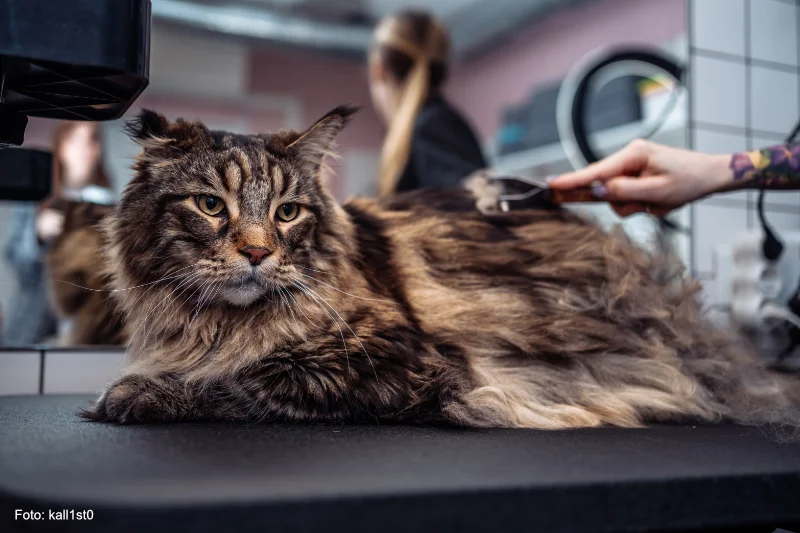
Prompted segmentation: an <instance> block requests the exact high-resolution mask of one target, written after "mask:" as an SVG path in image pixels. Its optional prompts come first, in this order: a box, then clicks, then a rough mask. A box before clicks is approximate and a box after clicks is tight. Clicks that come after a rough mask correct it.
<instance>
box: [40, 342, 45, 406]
mask: <svg viewBox="0 0 800 533" xmlns="http://www.w3.org/2000/svg"><path fill="white" fill-rule="evenodd" d="M46 357H47V352H46V351H45V350H44V349H43V348H42V349H40V350H39V394H40V395H42V394H44V364H45V358H46Z"/></svg>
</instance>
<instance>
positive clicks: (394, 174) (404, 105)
mask: <svg viewBox="0 0 800 533" xmlns="http://www.w3.org/2000/svg"><path fill="white" fill-rule="evenodd" d="M427 97H428V62H427V61H422V60H417V61H416V62H415V63H414V66H413V68H412V69H411V72H410V73H409V75H408V78H407V81H406V85H405V87H404V88H403V94H402V95H401V97H400V104H399V105H398V107H397V112H396V113H395V114H394V117H392V122H391V124H389V128H388V131H387V132H386V139H385V140H384V142H383V149H382V151H381V173H380V183H379V185H380V189H379V190H380V194H381V196H386V195H388V194H392V193H393V192H394V191H395V189H396V187H397V181H398V180H399V179H400V175H401V174H402V173H403V169H404V168H405V166H406V163H407V162H408V156H409V154H410V153H411V139H412V137H413V135H414V122H415V121H416V120H417V115H419V112H420V109H422V104H424V103H425V99H426V98H427Z"/></svg>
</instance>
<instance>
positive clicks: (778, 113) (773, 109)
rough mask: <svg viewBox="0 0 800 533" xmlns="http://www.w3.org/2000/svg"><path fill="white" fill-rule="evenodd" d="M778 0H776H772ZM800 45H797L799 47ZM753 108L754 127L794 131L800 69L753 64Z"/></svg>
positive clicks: (787, 131)
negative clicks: (793, 69)
mask: <svg viewBox="0 0 800 533" xmlns="http://www.w3.org/2000/svg"><path fill="white" fill-rule="evenodd" d="M768 1H770V2H774V1H775V0H768ZM796 47H797V45H796V44H795V48H796ZM751 69H752V70H751V75H750V80H751V81H750V83H751V86H752V89H751V91H750V99H751V100H750V102H751V103H750V106H751V107H750V109H752V117H751V127H752V129H754V130H759V131H767V132H770V133H780V134H783V135H786V134H788V133H789V132H790V131H792V126H794V125H795V124H796V123H797V117H798V115H799V114H800V113H799V111H798V104H800V101H799V100H798V98H799V97H798V94H800V93H798V79H799V78H798V75H797V71H796V70H795V71H794V72H783V71H780V70H775V69H771V68H767V67H757V66H753V67H751Z"/></svg>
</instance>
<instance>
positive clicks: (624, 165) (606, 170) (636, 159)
mask: <svg viewBox="0 0 800 533" xmlns="http://www.w3.org/2000/svg"><path fill="white" fill-rule="evenodd" d="M647 155H648V145H647V142H646V141H639V142H636V141H634V142H632V143H630V144H628V145H627V146H626V147H625V148H623V149H622V150H620V151H618V152H616V153H614V154H611V155H610V156H608V157H606V158H605V159H601V160H600V161H598V162H596V163H592V164H591V165H589V166H587V167H586V168H582V169H580V170H576V171H575V172H568V173H567V174H562V175H561V176H558V177H556V178H555V179H554V180H551V181H550V187H552V188H553V189H574V188H576V187H586V186H588V185H589V184H591V183H592V182H594V181H607V180H610V179H611V178H616V177H619V176H627V175H638V174H639V173H640V172H641V170H642V169H643V168H644V166H645V165H646V163H647Z"/></svg>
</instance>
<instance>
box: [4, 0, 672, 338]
mask: <svg viewBox="0 0 800 533" xmlns="http://www.w3.org/2000/svg"><path fill="white" fill-rule="evenodd" d="M178 4H179V5H178ZM430 4H431V5H430V6H429V7H428V9H431V10H433V11H434V12H435V14H436V15H438V17H439V18H440V19H441V20H442V21H443V22H444V24H445V25H446V27H447V28H448V30H449V32H450V38H451V42H452V56H453V61H452V63H451V64H450V67H449V73H448V76H447V81H446V82H445V84H444V88H443V95H444V97H445V98H446V100H447V101H448V102H449V103H450V104H451V105H452V106H453V107H454V108H455V109H457V110H458V111H459V112H460V113H461V114H462V115H463V116H464V117H465V118H466V119H467V121H468V123H469V124H470V126H471V128H472V129H473V130H474V132H475V134H476V136H477V138H478V139H479V141H480V144H481V145H482V147H483V151H484V152H485V155H486V160H487V162H488V164H489V165H490V166H492V167H494V168H496V169H498V170H501V171H503V172H509V173H517V174H523V175H529V176H541V177H543V176H547V175H551V174H556V173H560V172H563V171H566V170H569V169H570V168H571V163H570V161H569V159H568V157H567V152H566V151H565V149H564V147H563V146H562V143H561V141H560V139H561V137H560V135H559V126H558V121H557V107H558V98H559V92H560V89H561V84H562V82H563V80H564V79H565V78H566V77H567V76H568V74H569V73H570V71H571V70H572V69H573V67H574V66H575V65H576V64H579V63H580V62H581V61H584V60H585V58H586V57H587V56H590V55H591V54H593V53H597V51H598V50H603V49H608V48H609V47H618V46H627V47H641V48H643V49H648V50H655V51H660V52H663V53H664V54H668V55H669V56H670V57H672V58H674V59H675V60H676V61H678V62H679V63H683V62H685V61H686V57H687V50H686V27H685V21H686V14H685V2H684V0H647V1H643V0H584V1H581V2H575V1H570V0H557V1H547V2H544V1H529V2H519V1H516V0H502V1H496V2H475V1H473V0H451V1H448V2H431V3H430ZM414 5H416V6H419V5H420V4H419V3H414V2H404V1H401V0H380V1H376V0H370V1H365V0H327V1H325V2H321V1H318V0H300V1H293V2H284V1H270V0H258V1H256V0H233V1H230V2H209V1H208V0H184V1H182V2H180V3H175V2H165V1H163V0H152V15H153V26H152V34H151V44H150V58H151V60H150V85H149V87H148V88H147V90H146V91H145V92H144V93H143V94H142V96H141V97H140V98H139V99H138V100H137V101H136V103H135V104H134V105H133V106H132V107H131V109H129V111H128V113H127V115H126V116H127V117H130V116H132V115H133V114H134V113H136V112H137V111H138V110H139V109H141V108H152V109H155V110H158V111H159V112H162V113H164V114H165V115H166V116H167V117H168V118H170V119H175V118H177V117H184V118H187V119H197V120H202V121H204V122H206V123H207V124H208V125H209V126H210V127H211V128H217V129H226V130H230V131H233V132H239V133H258V132H269V131H275V130H278V129H281V128H295V129H298V128H304V127H307V126H308V125H309V124H311V123H312V122H313V121H314V120H315V119H316V118H318V117H320V116H322V115H323V114H324V113H325V112H327V111H328V110H330V109H332V108H333V107H335V106H337V105H340V104H342V103H348V102H354V103H358V104H361V105H362V106H363V107H362V111H361V112H360V113H359V114H358V115H357V116H356V118H355V119H354V120H353V122H352V123H351V124H350V125H349V126H348V128H347V129H346V130H345V131H344V132H343V134H342V135H341V137H340V138H339V142H338V152H339V155H340V159H339V160H337V161H333V162H332V168H331V170H330V172H329V176H328V182H329V186H330V188H331V190H332V191H333V193H334V194H335V195H336V196H337V197H338V198H339V199H345V198H347V197H349V196H352V195H356V194H368V195H372V194H375V193H376V191H377V178H376V176H377V175H378V168H379V160H380V154H381V146H382V141H383V137H384V133H385V127H384V125H383V121H382V120H381V118H380V115H379V113H377V112H376V111H375V109H374V108H373V106H372V105H371V103H372V95H371V93H370V88H369V85H368V79H369V70H368V66H367V61H366V58H367V51H368V47H369V44H370V42H371V39H372V29H373V26H374V24H375V22H376V21H378V20H380V19H381V17H383V16H385V15H387V14H390V13H393V12H395V11H397V10H400V9H403V8H406V7H410V6H414ZM176 6H178V7H179V9H178V8H176ZM654 21H657V23H656V22H654ZM617 67H618V68H617V70H616V71H615V70H614V69H609V70H608V71H607V72H604V73H603V76H601V77H599V78H598V80H599V82H598V83H597V84H594V85H592V87H591V90H590V95H589V97H588V104H587V106H588V107H587V109H588V114H589V115H590V116H591V118H590V120H589V122H590V128H589V129H590V137H591V139H592V140H593V142H594V144H596V145H597V146H598V147H599V148H600V149H601V150H602V151H603V152H604V153H607V152H608V151H610V150H613V149H615V148H617V147H621V146H622V145H623V144H624V143H625V142H626V141H628V140H630V139H632V138H634V137H635V136H636V135H637V134H639V132H641V131H642V130H644V129H647V128H649V127H650V126H652V125H653V123H654V121H656V119H657V118H658V117H659V116H660V115H662V114H663V111H664V109H665V108H666V106H667V104H668V103H669V102H670V98H671V96H672V95H673V94H674V93H675V91H676V90H677V91H679V88H677V87H676V86H674V85H670V82H669V80H666V81H665V80H664V79H662V78H660V77H659V76H658V75H657V73H655V74H654V73H650V72H642V71H640V70H636V69H633V70H631V69H629V68H624V67H625V65H617ZM672 104H674V105H673V107H672V109H671V110H670V112H669V113H667V115H668V117H667V120H666V122H665V124H664V125H663V127H662V128H660V129H658V131H656V133H655V134H654V136H653V138H654V139H655V140H658V141H660V142H665V143H668V144H672V145H676V146H683V145H685V142H686V141H685V134H684V133H685V126H686V109H685V107H686V99H685V94H682V93H681V94H679V97H678V99H677V101H675V102H673V103H672ZM672 104H670V105H672ZM122 122H123V121H121V120H120V121H113V122H104V123H98V126H97V129H96V131H95V133H93V134H92V135H96V139H97V140H98V144H97V146H99V148H98V149H97V150H98V151H97V154H101V155H99V156H98V155H93V154H95V148H92V147H91V146H90V147H89V148H86V146H84V147H83V148H81V147H80V146H79V147H78V148H77V150H78V151H79V152H80V151H82V153H83V154H84V155H82V156H80V157H78V159H80V158H81V157H82V158H87V157H99V159H98V161H100V162H101V163H102V164H101V165H100V166H99V167H97V168H98V169H100V170H99V171H98V172H100V171H101V173H102V174H103V175H105V176H106V179H105V180H99V179H98V180H94V181H93V182H91V183H86V184H84V186H86V185H92V186H94V187H95V189H93V190H94V192H88V191H84V192H82V193H81V195H80V196H79V197H66V196H65V197H61V198H59V202H58V206H57V207H58V211H59V216H60V220H55V219H53V218H52V217H51V220H50V221H49V222H47V221H42V220H40V218H39V214H40V213H39V212H40V211H41V206H40V205H38V204H36V203H27V204H23V203H19V202H11V201H5V202H3V203H2V204H0V233H2V235H3V236H4V239H5V241H4V242H3V243H2V244H3V247H4V251H5V253H4V254H0V256H1V257H0V276H2V280H3V285H2V286H3V291H2V294H0V303H2V309H3V316H4V322H5V328H4V329H5V330H6V333H8V331H9V327H11V328H12V329H16V328H17V326H14V324H17V323H21V322H14V319H13V318H12V316H13V315H14V314H19V313H21V312H24V313H27V314H28V315H30V316H33V315H34V314H37V313H38V315H36V316H42V317H45V315H47V316H46V317H45V318H42V319H41V322H40V325H39V326H37V327H38V329H36V328H32V327H31V326H30V324H28V325H27V326H25V327H26V328H32V329H35V330H36V331H33V332H32V333H30V335H28V336H26V337H24V339H25V340H24V342H23V341H17V340H14V337H8V335H6V336H5V338H4V339H3V343H4V345H5V346H6V347H8V346H9V345H18V344H19V343H20V342H22V344H25V345H31V344H38V343H44V344H52V345H76V344H92V345H95V346H97V345H100V344H119V343H120V342H121V341H120V339H119V337H118V336H115V335H116V334H115V332H114V328H115V327H117V326H118V325H117V324H115V323H113V322H109V321H105V322H102V323H96V322H95V323H93V322H92V320H95V319H96V316H97V313H98V312H97V309H98V307H97V306H98V305H100V304H98V300H97V299H92V298H89V297H88V296H87V293H86V292H85V291H83V292H82V291H77V290H76V291H73V290H72V289H76V288H77V286H81V287H89V288H92V287H94V286H95V284H96V283H98V280H97V277H96V270H94V269H96V264H97V262H96V260H95V259H96V257H97V254H99V253H100V252H99V247H100V237H99V234H98V233H97V232H96V231H95V230H94V229H93V228H95V225H96V223H97V222H99V221H101V220H102V219H103V217H104V216H105V214H106V213H107V211H108V205H107V204H108V203H113V200H114V199H115V198H116V197H117V195H118V194H119V193H120V191H121V190H122V189H123V187H124V186H125V184H126V183H127V182H128V180H129V179H130V177H131V175H132V171H131V164H132V161H133V158H134V157H135V155H136V153H137V151H138V150H137V147H136V146H135V145H134V144H133V143H132V142H131V141H130V140H129V139H128V138H127V137H126V136H125V135H124V133H123V132H122V130H121V126H122ZM58 127H59V123H57V122H56V121H48V120H42V119H31V122H30V124H29V126H28V131H27V134H26V143H25V145H24V146H25V147H26V148H38V149H42V150H47V151H54V146H53V136H54V134H55V130H56V129H57V128H58ZM78 144H79V145H80V143H78ZM90 144H91V143H90ZM92 146H94V145H92ZM55 152H56V153H57V154H61V152H62V151H61V150H59V149H56V150H55ZM0 154H2V152H0ZM87 154H88V155H87ZM61 161H62V156H61V155H56V161H55V163H54V166H58V165H59V164H61V163H60V162H61ZM78 165H79V166H80V162H78ZM89 166H92V165H89ZM42 172H44V174H48V175H51V174H52V173H50V172H49V171H46V172H45V171H42ZM44 174H40V175H41V176H44ZM97 175H98V176H99V175H100V174H99V173H98V174H97ZM98 188H99V189H103V190H105V191H106V192H98V190H97V189H98ZM108 191H110V194H111V196H110V197H109V195H108ZM577 208H578V209H581V210H584V211H586V212H589V213H591V214H592V215H593V216H596V217H598V218H599V219H600V220H601V221H602V222H603V223H604V224H607V225H611V224H613V223H617V222H619V219H618V218H617V217H616V216H615V215H613V213H612V212H611V211H610V210H609V209H608V208H607V207H606V206H603V205H599V204H598V205H581V206H578V207H577ZM55 218H56V219H58V218H59V217H55ZM42 226H48V227H49V228H48V229H47V231H49V233H50V234H51V235H55V237H53V240H52V241H50V244H49V245H48V247H44V246H42V245H41V243H40V242H39V241H40V238H39V237H38V236H37V235H38V232H40V231H41V230H42V228H41V227H42ZM624 226H625V228H626V229H627V230H628V232H629V233H631V234H632V235H634V236H635V237H636V238H638V239H641V240H643V241H644V240H646V239H648V238H649V237H650V236H651V235H652V233H653V232H654V231H656V229H657V228H656V227H655V226H654V225H653V224H652V221H651V220H649V219H648V218H647V217H645V216H641V217H633V218H631V219H630V220H626V221H624ZM20 228H22V229H20ZM47 231H46V232H47ZM23 238H24V239H28V241H27V242H28V243H29V244H30V243H32V244H33V246H32V247H30V248H27V249H25V248H24V247H23V240H22V239H23ZM26 250H27V251H26ZM21 251H25V253H28V252H30V253H29V255H26V257H27V258H29V259H30V263H28V265H27V266H26V267H25V268H27V269H28V270H25V271H22V270H19V268H17V266H15V264H21V263H20V262H19V259H20V257H19V254H18V252H21ZM15 254H17V255H15ZM37 254H38V255H37ZM15 262H16V263H15ZM48 264H50V265H51V266H48ZM52 265H55V267H53V266H52ZM37 276H38V277H37ZM31 280H33V281H35V283H33V284H31ZM53 284H59V285H58V289H57V290H56V289H53ZM92 294H93V295H95V296H96V295H97V294H101V293H97V292H93V293H92ZM56 300H57V301H56ZM54 304H55V305H54ZM56 305H57V307H56ZM93 306H94V307H93ZM101 326H102V327H105V326H108V327H109V329H108V330H102V328H101ZM19 327H22V326H19ZM90 328H99V329H98V331H99V332H100V333H101V335H99V336H94V337H92V336H88V335H84V336H79V337H76V336H75V331H76V329H90ZM19 338H22V337H19Z"/></svg>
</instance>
